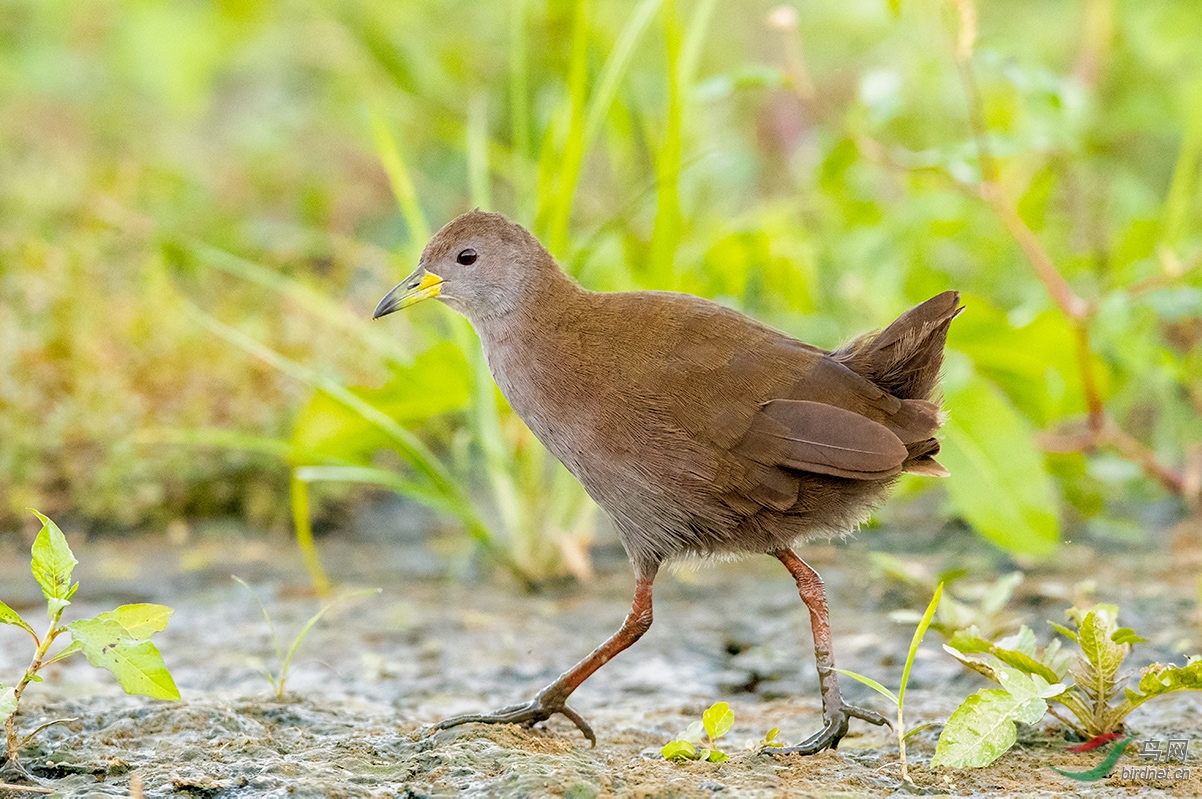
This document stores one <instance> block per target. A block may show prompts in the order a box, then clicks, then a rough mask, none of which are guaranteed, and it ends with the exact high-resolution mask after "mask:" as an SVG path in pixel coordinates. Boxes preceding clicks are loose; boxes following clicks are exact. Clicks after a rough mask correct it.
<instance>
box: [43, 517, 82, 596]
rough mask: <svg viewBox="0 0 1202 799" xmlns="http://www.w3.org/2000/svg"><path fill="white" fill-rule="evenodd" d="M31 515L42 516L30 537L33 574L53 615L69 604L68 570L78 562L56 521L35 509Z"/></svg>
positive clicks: (73, 568) (69, 572)
mask: <svg viewBox="0 0 1202 799" xmlns="http://www.w3.org/2000/svg"><path fill="white" fill-rule="evenodd" d="M33 515H35V516H37V517H38V518H39V519H41V520H42V529H41V531H40V532H39V533H38V537H37V538H35V539H34V541H33V566H32V570H33V576H34V579H35V580H37V581H38V585H40V586H41V587H42V595H43V596H44V597H46V603H47V605H48V606H49V608H50V616H51V618H53V617H54V616H55V615H57V614H58V613H61V612H62V609H63V608H65V607H66V606H67V605H69V604H70V602H69V601H68V600H69V599H70V598H71V595H72V594H73V593H74V592H73V591H72V590H71V574H72V572H74V571H75V564H77V563H79V561H77V560H76V559H75V556H74V555H72V554H71V547H69V546H67V537H66V536H64V535H63V531H62V530H60V529H58V525H57V524H55V523H54V522H52V521H50V520H49V519H47V518H46V517H45V516H43V515H42V514H40V513H38V512H37V511H36V510H35V511H33Z"/></svg>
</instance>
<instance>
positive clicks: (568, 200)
mask: <svg viewBox="0 0 1202 799" xmlns="http://www.w3.org/2000/svg"><path fill="white" fill-rule="evenodd" d="M588 40H589V0H576V11H575V15H574V17H573V22H572V50H571V55H570V56H569V65H568V109H569V110H568V130H567V134H566V136H565V138H564V145H563V152H562V153H561V154H560V156H559V164H560V168H559V180H558V182H557V183H556V186H555V195H554V196H555V201H554V205H553V206H552V210H551V223H550V233H549V236H548V242H547V244H548V249H549V250H550V251H551V254H552V255H557V256H562V255H564V249H565V248H566V247H567V243H568V220H569V219H570V218H571V215H572V197H573V195H574V194H575V192H576V181H577V180H578V178H579V176H580V164H581V163H582V162H583V160H584V149H585V148H584V107H585V94H586V93H587V83H588Z"/></svg>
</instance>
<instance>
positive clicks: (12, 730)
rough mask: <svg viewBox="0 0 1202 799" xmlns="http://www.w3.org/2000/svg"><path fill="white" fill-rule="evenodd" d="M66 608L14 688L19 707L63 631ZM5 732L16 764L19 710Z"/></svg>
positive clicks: (53, 620)
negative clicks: (63, 617)
mask: <svg viewBox="0 0 1202 799" xmlns="http://www.w3.org/2000/svg"><path fill="white" fill-rule="evenodd" d="M63 610H64V608H59V609H58V610H57V611H56V612H55V614H54V616H53V618H51V620H50V628H49V629H48V630H46V634H45V635H43V636H42V640H41V643H39V644H38V648H37V649H36V650H35V651H34V653H33V660H31V661H30V662H29V668H28V669H26V670H25V676H24V677H22V678H21V682H19V683H17V687H16V688H14V689H13V695H14V696H15V698H16V701H17V706H18V708H19V707H20V705H21V695H22V694H24V693H25V688H26V687H27V686H28V685H29V683H31V682H33V678H34V677H36V676H37V673H38V671H39V670H40V669H41V668H42V661H44V660H45V659H46V653H47V652H49V651H50V645H51V644H53V643H54V639H55V638H57V637H58V635H59V633H61V632H63V628H61V627H59V626H58V623H59V619H61V618H62V616H63ZM4 732H5V735H6V737H7V739H8V761H9V763H11V764H13V765H16V764H17V763H18V762H19V761H18V758H17V750H18V749H20V747H21V741H20V739H19V738H17V711H16V710H13V712H12V713H10V714H9V715H8V718H7V719H5V720H4Z"/></svg>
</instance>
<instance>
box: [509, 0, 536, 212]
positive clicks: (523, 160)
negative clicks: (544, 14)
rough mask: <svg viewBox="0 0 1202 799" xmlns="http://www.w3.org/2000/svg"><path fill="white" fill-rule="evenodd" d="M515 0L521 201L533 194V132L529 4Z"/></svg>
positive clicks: (513, 75)
mask: <svg viewBox="0 0 1202 799" xmlns="http://www.w3.org/2000/svg"><path fill="white" fill-rule="evenodd" d="M527 2H528V0H514V2H513V3H511V4H510V26H509V114H510V117H509V119H510V127H511V128H512V132H513V153H512V160H513V165H512V167H511V168H512V170H513V185H514V189H515V191H514V193H515V194H516V195H517V196H518V198H519V203H522V202H525V201H529V200H530V199H531V197H530V194H529V192H530V186H529V181H530V159H531V158H532V157H533V146H534V145H533V140H532V138H531V135H530V78H529V74H530V64H529V61H528V59H527V56H526V53H527V47H526V44H527V42H526V4H527Z"/></svg>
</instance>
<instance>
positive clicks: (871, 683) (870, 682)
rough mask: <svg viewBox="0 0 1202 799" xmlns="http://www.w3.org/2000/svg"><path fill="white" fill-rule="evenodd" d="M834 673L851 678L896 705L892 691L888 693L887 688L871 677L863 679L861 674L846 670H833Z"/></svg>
mask: <svg viewBox="0 0 1202 799" xmlns="http://www.w3.org/2000/svg"><path fill="white" fill-rule="evenodd" d="M835 671H837V672H839V673H840V674H842V675H844V676H846V677H851V678H852V679H853V680H855V681H856V682H862V683H864V684H865V685H867V686H868V687H869V688H871V689H872V690H874V691H876V692H877V693H878V694H880V695H881V696H883V697H885V698H886V699H888V700H889V701H890V702H892V703H893V704H894V705H897V696H896V695H895V694H894V693H893V692H892V691H890V690H889V689H888V688H886V687H885V686H883V685H881V684H880V683H879V682H877V681H876V680H874V679H872V678H871V677H865V676H864V675H863V674H857V673H856V672H854V671H848V670H847V669H835Z"/></svg>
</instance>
